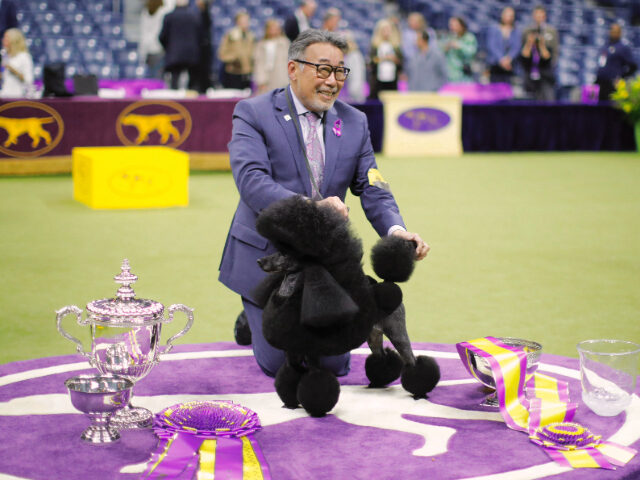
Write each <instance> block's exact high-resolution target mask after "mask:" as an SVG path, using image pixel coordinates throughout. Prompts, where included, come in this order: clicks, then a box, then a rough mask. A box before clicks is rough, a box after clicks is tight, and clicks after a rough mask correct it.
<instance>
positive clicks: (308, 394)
mask: <svg viewBox="0 0 640 480" xmlns="http://www.w3.org/2000/svg"><path fill="white" fill-rule="evenodd" d="M339 396H340V384H339V383H338V379H337V378H336V376H335V375H334V374H333V373H331V372H330V371H329V370H324V369H313V370H310V371H309V372H307V373H305V374H304V375H303V376H302V378H301V379H300V383H299V384H298V401H299V402H300V404H301V405H302V406H303V407H304V409H305V410H306V411H307V412H309V415H311V416H312V417H323V416H324V415H325V414H326V413H327V412H328V411H330V410H331V409H332V408H333V407H335V405H336V403H338V397H339Z"/></svg>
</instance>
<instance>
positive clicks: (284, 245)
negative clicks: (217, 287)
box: [256, 195, 362, 263]
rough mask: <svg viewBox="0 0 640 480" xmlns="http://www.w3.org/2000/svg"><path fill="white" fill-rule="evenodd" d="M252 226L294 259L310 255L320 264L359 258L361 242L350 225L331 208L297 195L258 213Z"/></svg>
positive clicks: (360, 256) (360, 255)
mask: <svg viewBox="0 0 640 480" xmlns="http://www.w3.org/2000/svg"><path fill="white" fill-rule="evenodd" d="M256 229H257V230H258V233H259V234H260V235H262V236H263V237H265V238H267V239H269V240H271V242H272V243H273V244H274V245H275V247H276V248H277V249H278V250H279V251H281V252H283V253H286V254H289V255H292V256H293V257H294V258H298V259H300V258H302V257H311V258H315V259H319V260H320V261H321V263H338V262H340V261H342V260H344V257H345V256H346V257H347V258H349V257H353V256H354V255H355V256H359V258H362V243H361V241H360V239H359V238H358V237H356V236H355V235H353V233H352V232H351V229H350V224H349V222H348V221H346V220H345V218H344V217H343V216H342V215H341V214H340V213H338V212H337V211H336V210H335V209H333V208H331V207H324V208H323V207H322V206H319V205H318V203H317V202H314V201H312V200H309V199H307V198H305V197H303V196H301V195H296V196H293V197H289V198H286V199H284V200H280V201H278V202H274V203H273V204H272V205H270V206H268V207H267V208H265V209H264V210H262V212H260V215H259V216H258V219H257V221H256Z"/></svg>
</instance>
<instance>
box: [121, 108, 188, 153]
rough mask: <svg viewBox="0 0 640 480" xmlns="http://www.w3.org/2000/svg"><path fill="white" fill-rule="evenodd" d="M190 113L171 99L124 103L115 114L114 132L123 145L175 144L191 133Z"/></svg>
mask: <svg viewBox="0 0 640 480" xmlns="http://www.w3.org/2000/svg"><path fill="white" fill-rule="evenodd" d="M191 125H192V120H191V115H190V114H189V111H188V110H187V109H186V108H185V107H184V106H183V105H181V104H179V103H177V102H172V101H151V100H147V101H141V102H134V103H132V104H130V105H129V106H127V107H126V108H125V109H124V110H123V111H122V112H121V113H120V115H119V116H118V119H117V121H116V133H117V135H118V138H119V139H120V141H121V142H122V144H123V145H164V146H167V147H177V146H178V145H180V144H182V143H183V142H184V141H185V140H186V139H187V137H189V134H190V133H191Z"/></svg>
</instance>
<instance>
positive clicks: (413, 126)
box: [398, 108, 451, 132]
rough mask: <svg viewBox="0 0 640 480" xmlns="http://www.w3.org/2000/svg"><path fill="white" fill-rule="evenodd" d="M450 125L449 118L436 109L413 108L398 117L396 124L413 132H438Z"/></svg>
mask: <svg viewBox="0 0 640 480" xmlns="http://www.w3.org/2000/svg"><path fill="white" fill-rule="evenodd" d="M449 123H451V117H450V116H449V115H448V114H447V113H446V112H443V111H442V110H438V109H436V108H414V109H412V110H408V111H406V112H403V113H401V114H400V115H399V116H398V124H399V125H400V126H401V127H403V128H406V129H407V130H413V131H415V132H432V131H435V130H440V129H442V128H444V127H446V126H447V125H449Z"/></svg>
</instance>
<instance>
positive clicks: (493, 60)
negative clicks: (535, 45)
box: [487, 7, 522, 83]
mask: <svg viewBox="0 0 640 480" xmlns="http://www.w3.org/2000/svg"><path fill="white" fill-rule="evenodd" d="M515 19H516V14H515V10H514V9H513V8H512V7H505V8H504V9H503V10H502V13H501V14H500V23H498V24H493V25H491V26H490V27H489V31H488V33H487V63H488V64H489V68H490V70H489V75H490V79H491V83H497V82H506V83H509V82H511V79H512V77H513V63H514V62H515V60H516V58H518V55H519V54H520V39H521V38H522V34H521V33H520V31H519V30H518V29H517V28H516V26H515Z"/></svg>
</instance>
